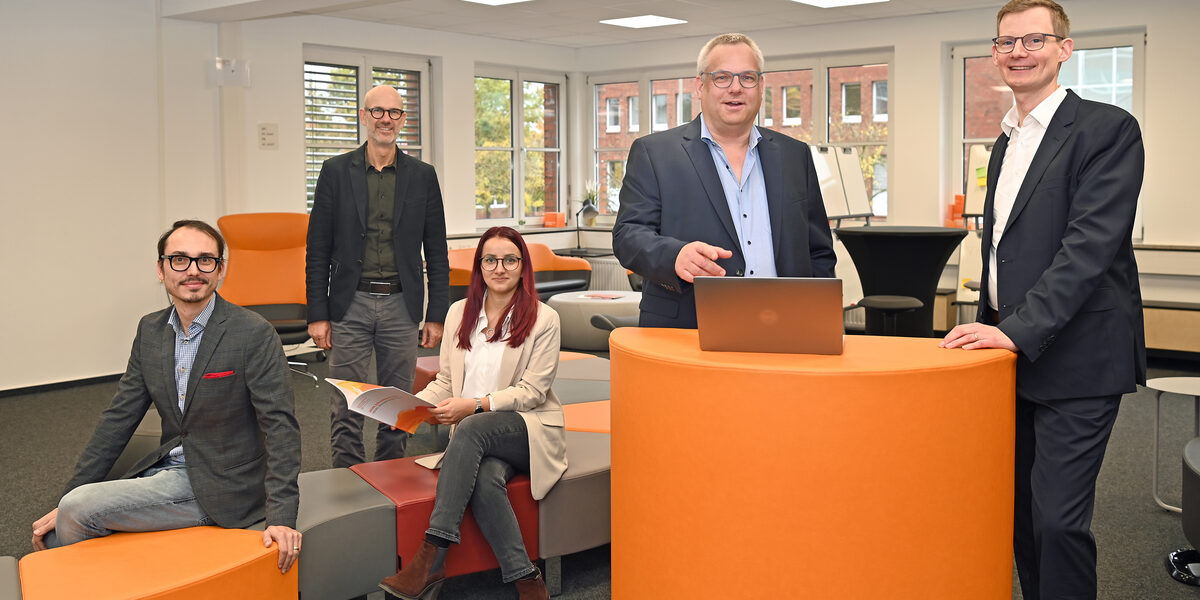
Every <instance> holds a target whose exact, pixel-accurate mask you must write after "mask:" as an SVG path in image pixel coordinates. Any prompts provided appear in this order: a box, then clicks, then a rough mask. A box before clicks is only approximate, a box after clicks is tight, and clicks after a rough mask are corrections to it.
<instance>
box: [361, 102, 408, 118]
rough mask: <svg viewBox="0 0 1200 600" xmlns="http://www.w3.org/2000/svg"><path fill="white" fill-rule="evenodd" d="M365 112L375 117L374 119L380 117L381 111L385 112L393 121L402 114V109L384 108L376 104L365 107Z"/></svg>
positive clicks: (381, 116)
mask: <svg viewBox="0 0 1200 600" xmlns="http://www.w3.org/2000/svg"><path fill="white" fill-rule="evenodd" d="M367 113H368V114H370V115H371V117H372V118H375V119H382V118H383V113H387V116H389V117H391V118H392V120H393V121H398V120H400V117H403V116H404V109H401V108H386V109H385V108H380V107H378V106H373V107H371V108H368V109H367Z"/></svg>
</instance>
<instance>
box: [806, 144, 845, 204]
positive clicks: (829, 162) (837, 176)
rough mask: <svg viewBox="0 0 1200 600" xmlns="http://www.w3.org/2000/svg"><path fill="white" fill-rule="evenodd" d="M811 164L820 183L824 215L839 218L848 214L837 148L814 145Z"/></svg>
mask: <svg viewBox="0 0 1200 600" xmlns="http://www.w3.org/2000/svg"><path fill="white" fill-rule="evenodd" d="M813 148H814V149H815V150H816V153H814V154H813V166H815V167H816V169H817V181H819V182H820V183H821V198H822V199H823V200H824V201H825V216H826V217H828V218H830V219H839V218H842V217H848V216H850V209H849V206H848V205H847V204H846V188H845V186H843V185H842V172H841V169H840V168H839V167H838V160H837V150H836V149H835V148H833V147H831V146H814V147H813Z"/></svg>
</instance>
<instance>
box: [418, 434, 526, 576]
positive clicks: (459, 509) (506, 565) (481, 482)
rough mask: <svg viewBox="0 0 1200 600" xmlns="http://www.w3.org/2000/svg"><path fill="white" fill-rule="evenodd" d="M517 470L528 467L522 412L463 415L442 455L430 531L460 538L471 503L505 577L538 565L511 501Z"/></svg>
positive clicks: (443, 537) (444, 536)
mask: <svg viewBox="0 0 1200 600" xmlns="http://www.w3.org/2000/svg"><path fill="white" fill-rule="evenodd" d="M518 470H519V471H521V472H523V473H528V472H529V432H528V430H527V429H526V428H525V420H524V419H522V418H521V415H519V414H517V413H515V412H510V411H500V412H486V413H480V414H477V415H471V416H469V417H467V418H465V419H463V420H462V421H461V422H460V423H459V424H458V427H455V428H454V436H453V437H451V438H450V445H449V446H447V447H446V456H445V458H443V459H442V471H441V473H440V474H439V475H438V483H437V497H436V499H435V500H434V503H433V514H431V515H430V516H429V530H428V531H426V533H428V534H432V535H436V536H437V537H440V538H442V539H445V540H449V541H451V542H454V543H458V542H459V541H460V538H459V525H461V524H462V519H463V513H464V512H465V511H466V509H467V504H468V503H470V505H471V514H473V515H475V521H476V522H477V523H479V529H480V531H482V532H483V537H484V538H485V539H487V542H488V545H489V546H491V547H492V553H493V554H495V555H496V561H497V562H499V563H500V575H501V577H502V578H503V579H504V583H510V582H512V581H516V580H518V579H520V578H522V577H524V576H526V575H529V574H530V573H533V572H534V570H535V568H534V566H533V563H531V562H529V554H528V553H527V552H526V551H525V543H524V542H523V541H522V540H521V528H520V527H519V526H518V525H517V516H516V514H514V513H513V509H512V504H511V503H509V501H508V488H507V484H508V480H509V479H512V476H513V475H514V474H515V473H516V472H517V471H518Z"/></svg>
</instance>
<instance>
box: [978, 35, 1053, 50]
mask: <svg viewBox="0 0 1200 600" xmlns="http://www.w3.org/2000/svg"><path fill="white" fill-rule="evenodd" d="M1046 38H1058V39H1060V40H1065V39H1067V38H1065V37H1063V36H1061V35H1054V34H1053V33H1027V34H1025V35H1023V36H1021V37H1013V36H1011V35H1002V36H1000V37H994V38H992V43H993V44H995V45H996V52H999V53H1000V54H1008V53H1009V52H1012V51H1013V50H1014V49H1015V48H1016V47H1017V40H1021V46H1023V47H1024V48H1025V49H1026V50H1028V51H1030V52H1036V51H1038V50H1041V49H1042V47H1043V46H1045V45H1046Z"/></svg>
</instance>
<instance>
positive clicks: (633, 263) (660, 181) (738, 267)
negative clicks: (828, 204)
mask: <svg viewBox="0 0 1200 600" xmlns="http://www.w3.org/2000/svg"><path fill="white" fill-rule="evenodd" d="M759 132H760V133H761V134H762V139H761V140H759V143H758V156H759V160H760V162H761V164H762V169H763V179H764V182H765V184H766V189H767V206H768V211H769V212H770V215H771V237H772V241H773V242H774V245H775V248H774V250H775V268H776V271H777V272H778V274H779V275H780V276H781V277H833V266H834V262H835V261H836V260H837V259H836V258H835V256H834V253H833V236H832V235H831V234H830V232H829V220H828V218H827V217H826V216H825V204H824V202H823V201H822V200H821V186H820V182H819V181H818V180H817V172H816V167H815V166H814V165H813V158H812V152H811V151H810V150H809V147H808V144H805V143H804V142H801V141H798V140H795V139H793V138H791V137H788V136H786V135H783V134H781V133H777V132H774V131H771V130H769V129H761V128H760V129H759ZM692 241H702V242H706V243H708V244H712V245H714V246H720V247H722V248H725V249H726V250H730V251H732V252H733V256H732V257H731V258H728V259H722V260H718V261H717V263H718V264H720V265H721V266H722V267H723V268H724V269H725V271H726V273H727V274H728V275H734V276H741V275H743V271H744V270H745V268H746V259H745V256H744V255H743V254H742V251H741V244H740V243H739V242H738V238H737V230H736V229H735V228H734V224H733V217H732V216H731V215H730V214H729V203H728V202H726V200H725V191H724V189H723V188H722V187H721V178H720V176H719V175H718V174H717V167H716V165H715V164H713V159H712V153H711V152H710V151H709V148H708V144H706V143H705V142H704V140H702V139H700V118H699V117H696V119H694V120H693V121H692V122H690V123H687V124H685V125H682V126H679V127H676V128H674V129H671V130H668V131H663V132H660V133H655V134H652V135H649V136H646V137H643V138H638V139H637V140H635V141H634V142H633V145H632V146H631V147H630V148H629V161H628V163H627V166H626V168H625V180H624V183H622V185H621V208H620V210H619V212H618V213H617V222H616V224H615V225H614V226H613V252H614V254H616V256H617V259H618V260H619V261H620V262H621V264H622V265H623V266H624V267H625V268H627V269H630V270H632V271H633V272H635V273H637V274H639V275H641V276H642V277H644V278H646V280H647V281H648V283H650V284H649V285H646V286H645V287H644V288H643V289H642V304H641V309H642V312H641V318H640V323H641V325H642V326H643V327H686V328H694V327H695V326H696V299H695V296H694V292H693V289H692V285H691V284H689V283H686V282H684V281H683V280H681V279H680V278H679V277H678V276H677V275H676V274H675V257H676V256H678V255H679V251H680V250H681V249H682V248H683V246H684V245H686V244H687V243H688V242H692Z"/></svg>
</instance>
